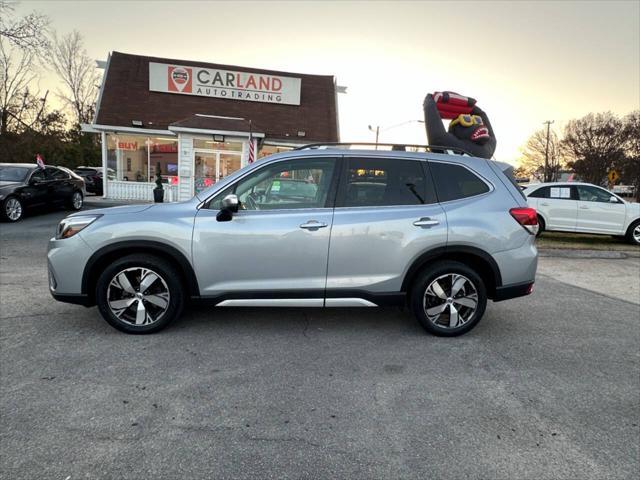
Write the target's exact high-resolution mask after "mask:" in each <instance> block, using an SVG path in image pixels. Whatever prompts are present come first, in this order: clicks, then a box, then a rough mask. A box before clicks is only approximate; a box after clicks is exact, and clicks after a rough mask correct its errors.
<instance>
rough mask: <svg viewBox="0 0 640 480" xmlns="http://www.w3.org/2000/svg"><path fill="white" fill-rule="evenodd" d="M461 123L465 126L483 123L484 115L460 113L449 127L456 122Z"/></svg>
mask: <svg viewBox="0 0 640 480" xmlns="http://www.w3.org/2000/svg"><path fill="white" fill-rule="evenodd" d="M458 123H459V124H460V125H462V126H463V127H471V126H473V125H482V117H480V116H479V115H468V114H465V113H463V114H460V115H458V116H457V117H456V118H454V119H453V120H451V123H450V124H449V128H451V127H453V126H454V125H456V124H458Z"/></svg>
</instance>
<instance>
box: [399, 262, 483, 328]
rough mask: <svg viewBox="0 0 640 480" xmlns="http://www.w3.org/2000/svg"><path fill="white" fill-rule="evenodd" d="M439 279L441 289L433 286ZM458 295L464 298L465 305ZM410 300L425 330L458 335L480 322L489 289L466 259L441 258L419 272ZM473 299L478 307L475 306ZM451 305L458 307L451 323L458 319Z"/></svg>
mask: <svg viewBox="0 0 640 480" xmlns="http://www.w3.org/2000/svg"><path fill="white" fill-rule="evenodd" d="M436 281H437V282H438V285H440V289H437V288H436V289H435V290H434V284H435V283H436ZM456 282H459V283H458V287H457V288H458V291H457V293H456V294H455V295H451V291H452V287H453V286H454V285H456ZM428 289H429V294H427V290H428ZM436 292H439V294H437V293H436ZM456 299H458V301H460V300H463V301H464V302H465V305H463V304H462V303H459V302H458V301H456ZM409 301H410V305H411V309H412V310H413V314H414V315H415V316H416V318H417V319H418V321H419V322H420V324H421V325H422V326H423V327H424V328H425V330H427V331H428V332H429V333H431V334H433V335H437V336H440V337H455V336H458V335H462V334H464V333H467V332H468V331H470V330H471V329H473V328H474V327H475V326H476V325H477V324H478V322H479V321H480V319H481V318H482V316H483V315H484V311H485V309H486V308H487V290H486V287H485V285H484V282H483V281H482V278H480V275H478V274H477V273H476V272H475V270H473V269H471V268H469V267H468V266H467V265H465V264H464V263H460V262H454V261H442V262H437V263H435V264H433V265H431V266H429V267H428V268H426V269H425V270H423V271H422V272H421V273H420V274H419V275H418V277H417V278H416V280H415V282H414V284H413V286H412V289H411V297H410V300H409ZM423 302H426V304H427V305H426V306H425V303H423ZM473 302H475V308H473V307H472V304H473ZM440 308H441V310H440V313H438V309H440ZM452 308H453V309H455V310H456V312H457V315H458V319H457V322H456V324H455V325H452V326H450V322H451V321H452V320H453V321H455V320H454V319H455V317H453V318H452V315H451V313H452ZM434 309H435V310H434ZM427 310H431V312H432V315H428V314H427Z"/></svg>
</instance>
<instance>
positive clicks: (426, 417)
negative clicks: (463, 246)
mask: <svg viewBox="0 0 640 480" xmlns="http://www.w3.org/2000/svg"><path fill="white" fill-rule="evenodd" d="M64 215H65V214H64V212H54V213H49V214H45V215H41V216H34V217H28V218H26V219H24V221H22V222H21V223H19V224H0V386H1V391H0V393H1V395H0V426H1V428H0V477H1V478H6V479H22V478H24V479H33V478H47V479H61V480H65V479H68V480H73V479H80V478H82V479H84V478H109V479H115V478H118V479H147V478H148V479H165V478H166V479H174V478H175V479H178V478H180V479H195V478H216V479H227V478H255V479H267V478H278V479H288V478H292V479H293V478H295V479H299V478H314V479H316V478H322V479H323V478H355V479H376V478H380V479H382V478H384V479H386V478H393V479H396V478H398V479H399V478H415V479H427V478H428V479H436V478H447V479H448V478H453V479H458V478H469V479H536V480H539V479H560V478H567V479H569V478H571V479H592V478H593V479H596V478H597V479H601V478H616V479H622V478H637V474H638V472H639V471H640V427H639V424H640V376H639V373H640V369H639V360H640V351H639V350H640V349H639V346H640V342H639V340H640V329H639V323H640V304H639V303H640V299H637V298H634V297H633V292H632V293H631V297H630V298H628V297H629V295H628V294H626V293H624V292H623V293H622V294H619V292H618V293H616V291H615V290H611V288H610V286H611V285H613V284H615V283H616V282H619V281H620V280H619V278H618V275H622V276H624V278H627V279H631V280H632V281H633V279H634V276H635V273H636V272H638V269H639V268H640V267H639V265H640V264H639V263H638V258H635V259H633V258H616V259H608V261H607V262H602V263H597V264H594V263H593V262H592V260H590V259H580V258H573V259H563V261H562V262H559V261H556V260H555V259H553V258H542V259H541V269H540V275H539V276H538V280H537V283H536V290H535V292H534V294H533V295H531V296H529V297H525V298H521V299H516V300H513V301H508V302H503V303H496V304H491V303H490V304H489V306H488V308H487V313H486V315H485V318H484V319H483V320H482V322H481V323H480V324H479V325H478V327H477V328H476V329H474V330H473V331H472V332H470V333H469V334H467V335H465V336H463V337H459V338H454V339H445V338H436V337H432V336H429V335H428V334H426V333H425V332H424V331H423V330H422V328H421V327H420V326H419V325H418V324H417V322H416V321H415V320H414V319H413V318H412V316H411V315H410V314H409V313H408V312H403V311H401V310H400V309H307V310H303V309H214V308H202V307H201V308H197V309H193V308H192V309H189V310H187V311H186V312H185V315H184V318H183V319H182V320H181V321H179V322H177V323H175V324H174V325H173V326H171V327H170V328H168V329H167V330H165V331H163V332H161V333H159V334H155V335H150V336H130V335H126V334H123V333H120V332H118V331H116V330H114V329H113V328H111V327H110V326H109V325H107V324H106V322H104V321H103V320H102V319H101V317H100V315H99V314H98V312H97V310H96V309H95V308H90V309H87V308H84V307H80V306H73V305H67V304H62V303H58V302H55V301H54V300H53V299H52V298H51V297H50V296H49V294H48V291H47V275H46V260H45V258H46V257H45V253H46V243H47V240H48V239H49V237H51V236H52V235H53V232H54V229H55V225H56V223H57V221H58V220H59V219H61V218H62V217H63V216H64ZM212 254H214V255H215V254H216V252H215V251H212ZM571 262H581V263H571ZM611 262H616V263H611ZM560 263H563V265H564V266H563V265H560ZM565 264H566V265H569V266H566V265H565ZM613 265H615V267H614V266H613ZM567 271H570V272H572V273H571V274H568V273H567ZM576 278H577V280H576ZM638 278H640V277H638V276H635V279H638ZM585 279H590V280H589V281H587V280H585ZM638 281H640V280H638ZM571 283H574V284H575V285H572V284H571Z"/></svg>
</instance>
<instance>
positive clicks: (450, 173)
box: [429, 162, 489, 202]
mask: <svg viewBox="0 0 640 480" xmlns="http://www.w3.org/2000/svg"><path fill="white" fill-rule="evenodd" d="M429 165H430V167H431V174H432V175H433V181H434V183H435V185H436V192H437V193H438V200H439V201H440V202H448V201H450V200H458V199H460V198H468V197H474V196H476V195H481V194H483V193H486V192H488V191H489V186H488V185H487V184H486V183H485V182H484V181H482V180H481V179H480V177H478V176H477V175H476V174H474V173H472V172H471V171H470V170H469V169H467V168H465V167H463V166H461V165H454V164H452V163H442V162H429Z"/></svg>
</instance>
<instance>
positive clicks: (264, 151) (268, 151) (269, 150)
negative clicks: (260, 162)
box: [258, 145, 293, 158]
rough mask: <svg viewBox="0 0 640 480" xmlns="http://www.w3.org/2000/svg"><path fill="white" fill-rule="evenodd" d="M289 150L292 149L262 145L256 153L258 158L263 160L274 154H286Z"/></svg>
mask: <svg viewBox="0 0 640 480" xmlns="http://www.w3.org/2000/svg"><path fill="white" fill-rule="evenodd" d="M289 150H293V148H292V147H283V146H277V145H262V148H261V149H260V151H259V152H258V158H263V157H266V156H268V155H273V154H274V153H280V152H288V151H289Z"/></svg>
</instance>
